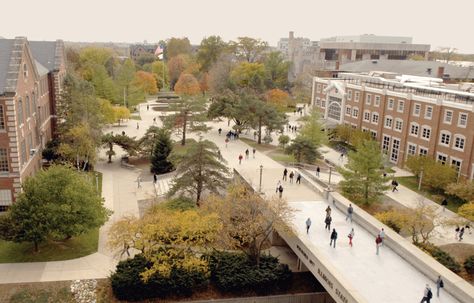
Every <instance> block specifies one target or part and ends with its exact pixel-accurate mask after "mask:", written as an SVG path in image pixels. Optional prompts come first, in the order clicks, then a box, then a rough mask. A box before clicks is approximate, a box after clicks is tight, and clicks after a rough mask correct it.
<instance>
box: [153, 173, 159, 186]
mask: <svg viewBox="0 0 474 303" xmlns="http://www.w3.org/2000/svg"><path fill="white" fill-rule="evenodd" d="M157 181H158V177H157V176H156V174H153V183H154V184H156V182H157Z"/></svg>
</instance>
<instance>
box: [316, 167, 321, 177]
mask: <svg viewBox="0 0 474 303" xmlns="http://www.w3.org/2000/svg"><path fill="white" fill-rule="evenodd" d="M320 172H321V168H319V166H318V167H316V177H318V178H319V173H320Z"/></svg>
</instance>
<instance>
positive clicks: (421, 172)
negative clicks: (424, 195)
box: [418, 169, 423, 191]
mask: <svg viewBox="0 0 474 303" xmlns="http://www.w3.org/2000/svg"><path fill="white" fill-rule="evenodd" d="M421 180H423V169H421V171H420V180H419V181H418V191H420V190H421Z"/></svg>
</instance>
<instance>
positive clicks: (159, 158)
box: [150, 129, 173, 174]
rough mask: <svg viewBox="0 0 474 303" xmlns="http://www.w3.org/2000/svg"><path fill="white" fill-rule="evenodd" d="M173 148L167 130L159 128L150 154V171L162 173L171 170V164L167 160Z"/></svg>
mask: <svg viewBox="0 0 474 303" xmlns="http://www.w3.org/2000/svg"><path fill="white" fill-rule="evenodd" d="M172 149H173V145H172V143H171V139H170V135H169V133H168V132H166V131H164V130H163V129H160V130H159V131H158V133H157V136H156V139H155V147H154V148H153V154H152V155H151V169H150V170H151V172H152V173H155V174H164V173H167V172H169V171H171V170H173V164H172V163H171V162H170V161H168V156H169V154H170V153H171V150H172Z"/></svg>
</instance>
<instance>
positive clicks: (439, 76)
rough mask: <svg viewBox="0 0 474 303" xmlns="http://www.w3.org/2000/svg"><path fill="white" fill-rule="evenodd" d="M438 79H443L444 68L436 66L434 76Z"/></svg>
mask: <svg viewBox="0 0 474 303" xmlns="http://www.w3.org/2000/svg"><path fill="white" fill-rule="evenodd" d="M436 76H437V77H438V78H441V79H443V76H444V66H438V74H437V75H436Z"/></svg>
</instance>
